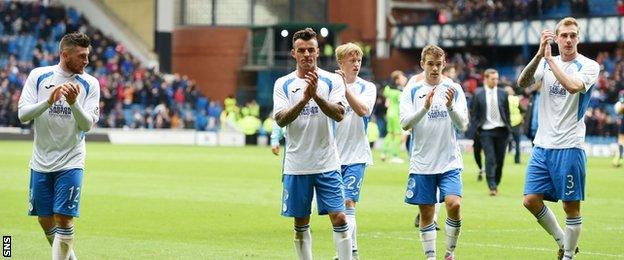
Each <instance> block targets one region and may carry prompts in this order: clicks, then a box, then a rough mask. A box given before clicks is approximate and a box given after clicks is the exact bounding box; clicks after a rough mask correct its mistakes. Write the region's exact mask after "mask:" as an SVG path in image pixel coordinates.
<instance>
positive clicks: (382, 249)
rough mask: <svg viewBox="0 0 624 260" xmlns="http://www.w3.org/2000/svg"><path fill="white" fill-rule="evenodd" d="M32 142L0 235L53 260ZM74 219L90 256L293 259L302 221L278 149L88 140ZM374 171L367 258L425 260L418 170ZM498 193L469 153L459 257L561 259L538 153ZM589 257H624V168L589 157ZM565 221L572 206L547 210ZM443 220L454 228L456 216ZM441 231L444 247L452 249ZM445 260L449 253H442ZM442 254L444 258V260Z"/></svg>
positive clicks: (325, 242)
mask: <svg viewBox="0 0 624 260" xmlns="http://www.w3.org/2000/svg"><path fill="white" fill-rule="evenodd" d="M31 149H32V143H31V142H9V141H1V142H0V235H3V236H7V235H10V236H12V240H13V241H12V254H13V259H49V258H50V246H49V245H48V243H47V241H46V240H45V237H44V235H43V232H42V231H41V229H40V227H39V225H38V224H37V221H36V219H35V218H34V217H29V216H27V215H26V212H27V207H28V200H27V199H28V198H27V196H28V181H29V169H28V161H29V159H30V156H31ZM87 150H88V156H87V167H86V171H85V176H84V180H83V189H82V195H81V217H80V218H79V219H77V221H76V222H75V227H76V228H75V229H76V235H75V237H76V245H75V248H76V254H77V256H78V257H79V258H80V259H294V258H296V255H295V251H294V247H293V243H292V239H293V235H292V219H290V218H284V217H282V216H280V206H281V201H280V200H281V183H280V180H281V175H280V169H281V161H282V157H281V156H279V157H278V156H274V155H273V154H271V153H270V150H269V149H268V148H266V147H265V148H260V147H245V148H223V147H190V146H189V147H186V146H121V145H119V146H114V145H110V144H102V143H88V144H87ZM378 158H379V157H378V156H376V158H375V162H376V164H375V165H374V166H372V167H370V168H368V170H367V172H366V175H365V179H364V184H363V187H362V195H361V198H360V202H359V203H358V206H357V221H358V241H359V249H360V257H361V258H363V259H421V258H423V256H424V255H423V253H422V249H421V245H420V242H419V240H418V232H417V230H416V229H415V228H414V226H413V220H414V216H415V215H416V213H417V208H416V207H415V206H410V205H407V204H405V203H404V202H403V199H404V191H405V185H406V180H407V164H401V165H397V164H388V163H383V162H381V161H380V160H379V159H378ZM507 159H508V160H507V162H506V166H505V171H504V175H503V180H502V184H501V186H500V195H499V196H498V197H494V198H492V197H489V196H488V192H487V187H486V184H485V183H484V182H477V180H476V166H475V164H474V161H473V159H472V156H465V157H464V161H465V164H466V167H465V170H464V172H463V184H464V197H463V202H462V215H463V221H462V231H461V232H462V233H461V236H460V240H459V244H458V247H457V250H456V256H457V258H458V259H554V258H555V256H556V246H555V242H554V241H553V240H552V239H551V238H550V237H549V236H548V235H547V234H546V232H545V231H543V230H542V229H541V227H540V226H539V225H538V224H537V222H536V221H535V219H534V217H533V216H531V215H530V214H529V213H528V212H527V211H526V210H525V209H524V207H523V206H522V202H521V201H522V187H523V183H524V170H525V167H526V161H527V156H524V157H523V164H521V165H515V164H513V161H512V157H511V156H509V155H508V157H507ZM587 169H588V171H587V172H588V174H587V187H586V199H585V202H584V203H583V204H582V216H583V231H582V235H581V240H580V241H581V242H580V248H581V253H580V254H579V255H578V259H618V258H620V259H621V258H624V245H623V244H624V200H623V199H622V194H623V193H622V189H624V169H622V168H619V169H615V168H612V167H611V165H610V159H609V158H589V160H588V167H587ZM548 205H549V206H550V208H551V209H554V211H555V214H556V215H557V217H558V219H559V221H560V223H562V224H563V223H564V214H563V211H562V209H561V204H548ZM441 215H442V216H440V220H441V221H442V223H443V218H444V217H445V214H444V213H442V214H441ZM311 227H312V237H313V252H314V256H315V258H316V259H331V258H332V257H333V256H334V246H333V242H332V235H331V227H330V222H329V220H328V218H327V216H317V215H314V216H313V217H312V220H311ZM444 246H445V245H444V233H443V232H440V233H438V245H437V247H438V250H439V251H442V250H443V248H444ZM439 255H440V254H439ZM439 257H441V256H439Z"/></svg>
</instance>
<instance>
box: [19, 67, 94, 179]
mask: <svg viewBox="0 0 624 260" xmlns="http://www.w3.org/2000/svg"><path fill="white" fill-rule="evenodd" d="M66 82H71V83H75V84H78V86H79V87H80V93H79V95H78V97H77V98H76V104H75V105H78V106H80V107H81V108H82V110H83V111H85V112H86V113H87V114H88V115H89V116H91V117H92V120H93V122H94V123H95V122H97V120H98V119H99V105H100V104H99V102H100V84H99V82H98V81H97V79H96V78H94V77H92V76H91V75H89V74H87V73H83V74H80V75H78V74H70V73H68V72H65V71H63V70H62V69H61V67H60V66H59V65H54V66H48V67H40V68H35V69H33V70H32V71H31V72H30V74H29V75H28V78H27V79H26V83H25V85H24V87H23V89H22V94H21V96H20V99H19V105H18V106H19V109H22V108H23V107H24V106H29V105H34V104H37V103H40V102H45V101H47V100H48V98H49V97H50V94H51V93H52V91H54V89H55V88H56V86H58V85H60V84H63V83H66ZM84 135H85V133H84V132H83V131H81V130H80V129H78V127H77V123H76V120H75V119H74V116H73V115H72V109H71V108H70V105H69V103H67V101H66V100H65V97H64V96H61V98H60V99H59V100H58V101H57V102H55V103H54V104H53V105H52V106H51V107H50V108H49V109H47V110H46V111H45V112H43V113H42V114H41V115H40V116H38V117H36V118H35V119H34V136H35V140H34V148H33V154H32V159H31V161H30V168H31V169H33V170H35V171H37V172H42V173H46V172H56V171H60V170H67V169H75V168H81V169H82V168H84V164H85V156H86V149H85V140H84Z"/></svg>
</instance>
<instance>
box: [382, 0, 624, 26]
mask: <svg viewBox="0 0 624 260" xmlns="http://www.w3.org/2000/svg"><path fill="white" fill-rule="evenodd" d="M414 2H421V3H424V4H427V5H429V6H430V7H431V8H421V9H419V10H417V11H414V10H401V9H398V10H393V18H394V19H395V20H396V21H397V22H398V23H401V24H435V23H438V24H446V23H453V22H479V21H510V20H511V21H513V20H523V19H527V18H528V19H540V18H557V17H564V16H567V15H572V16H575V17H583V16H588V15H616V14H619V15H622V14H624V1H622V0H442V1H439V0H421V1H414Z"/></svg>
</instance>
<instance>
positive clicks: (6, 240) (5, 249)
mask: <svg viewBox="0 0 624 260" xmlns="http://www.w3.org/2000/svg"><path fill="white" fill-rule="evenodd" d="M2 256H4V257H11V236H2Z"/></svg>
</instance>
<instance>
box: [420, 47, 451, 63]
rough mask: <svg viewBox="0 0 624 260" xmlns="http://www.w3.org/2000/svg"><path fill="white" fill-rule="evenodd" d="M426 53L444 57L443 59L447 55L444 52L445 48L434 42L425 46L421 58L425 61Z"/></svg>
mask: <svg viewBox="0 0 624 260" xmlns="http://www.w3.org/2000/svg"><path fill="white" fill-rule="evenodd" d="M426 55H433V56H435V57H436V58H437V57H442V59H444V57H445V56H446V54H445V53H444V50H442V48H440V47H438V46H437V45H434V44H429V45H427V46H425V48H423V50H422V53H421V54H420V60H421V61H425V57H426Z"/></svg>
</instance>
